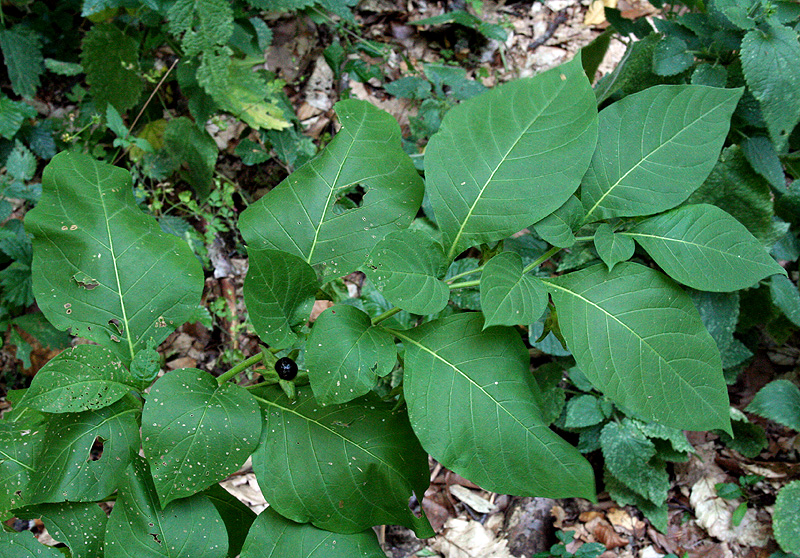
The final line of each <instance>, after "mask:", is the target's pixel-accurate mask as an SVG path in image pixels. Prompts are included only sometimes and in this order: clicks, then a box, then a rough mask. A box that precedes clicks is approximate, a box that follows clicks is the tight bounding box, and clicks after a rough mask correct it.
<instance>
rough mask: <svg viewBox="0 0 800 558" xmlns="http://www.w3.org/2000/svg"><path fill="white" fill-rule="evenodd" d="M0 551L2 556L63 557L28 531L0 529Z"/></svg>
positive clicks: (15, 557) (25, 557)
mask: <svg viewBox="0 0 800 558" xmlns="http://www.w3.org/2000/svg"><path fill="white" fill-rule="evenodd" d="M0 551H2V552H3V558H31V556H37V557H41V558H64V555H63V554H61V553H60V552H59V551H58V550H56V549H55V548H53V547H51V546H45V545H43V544H40V543H39V541H37V540H36V537H34V536H33V533H31V532H30V531H22V532H21V533H8V532H6V531H5V530H3V529H0Z"/></svg>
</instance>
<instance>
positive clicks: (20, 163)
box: [5, 141, 36, 195]
mask: <svg viewBox="0 0 800 558" xmlns="http://www.w3.org/2000/svg"><path fill="white" fill-rule="evenodd" d="M5 166H6V172H7V173H8V175H9V176H12V177H14V178H15V179H16V180H18V181H20V182H24V181H27V180H30V179H32V178H33V175H34V174H36V157H35V156H34V155H33V153H31V150H30V149H28V148H27V147H25V146H24V145H23V144H22V143H21V142H19V141H17V142H16V143H15V145H14V149H13V150H12V151H11V153H9V154H8V159H6V165H5ZM6 195H8V193H6Z"/></svg>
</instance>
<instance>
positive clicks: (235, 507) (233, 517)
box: [203, 484, 256, 558]
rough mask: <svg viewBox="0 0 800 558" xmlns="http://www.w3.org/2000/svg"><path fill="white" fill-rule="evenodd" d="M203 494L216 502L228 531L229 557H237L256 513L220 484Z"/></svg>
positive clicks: (218, 511) (215, 505)
mask: <svg viewBox="0 0 800 558" xmlns="http://www.w3.org/2000/svg"><path fill="white" fill-rule="evenodd" d="M203 496H205V497H206V498H208V500H209V501H210V502H211V503H212V504H214V507H215V508H216V509H217V513H219V515H220V517H221V518H222V521H223V522H224V523H225V528H226V530H227V531H228V558H236V556H238V555H239V553H240V552H241V551H242V545H243V544H244V541H245V539H247V533H248V531H249V530H250V526H251V525H252V524H253V521H255V519H256V514H255V513H254V512H253V510H251V509H250V508H248V507H247V506H246V505H244V504H243V503H242V502H240V501H239V499H237V498H236V497H235V496H234V495H233V494H231V493H230V492H228V491H227V490H225V489H224V488H222V487H221V486H220V485H218V484H214V485H211V487H210V488H209V489H208V490H206V491H204V492H203Z"/></svg>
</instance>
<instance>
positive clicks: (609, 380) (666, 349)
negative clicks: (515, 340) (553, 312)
mask: <svg viewBox="0 0 800 558" xmlns="http://www.w3.org/2000/svg"><path fill="white" fill-rule="evenodd" d="M547 283H548V284H549V290H550V294H551V295H552V297H553V302H554V303H555V305H556V308H557V309H558V319H559V320H558V321H559V325H560V327H561V333H562V334H563V335H564V338H565V339H566V341H567V345H568V346H569V349H570V350H571V351H572V354H573V356H574V357H575V360H576V361H577V363H578V366H579V367H580V369H581V371H582V372H583V373H584V374H585V375H586V377H587V378H588V379H589V381H591V382H592V384H593V385H594V386H595V387H596V388H597V389H599V390H600V391H602V392H603V393H604V394H606V395H607V396H608V397H609V398H611V399H612V400H613V401H614V402H615V403H617V404H619V405H621V406H623V407H624V408H627V409H630V410H631V411H633V412H634V413H637V414H638V415H641V416H642V417H644V418H645V419H647V420H652V421H656V422H661V423H663V424H666V425H667V426H673V427H675V428H681V429H684V430H712V429H716V428H719V429H723V430H725V431H727V432H730V428H731V427H730V420H729V418H728V407H729V403H728V391H727V388H726V387H725V381H724V379H723V376H722V362H721V360H720V356H719V350H718V349H717V345H716V343H715V342H714V339H712V338H711V336H710V335H709V333H708V331H706V329H705V327H703V322H702V321H701V320H700V316H699V314H698V313H697V309H696V308H695V307H694V305H693V304H692V301H691V299H689V297H688V296H687V295H686V293H684V292H683V291H682V290H681V289H680V287H678V286H677V285H676V284H675V283H673V282H672V281H671V280H669V279H668V278H666V277H665V276H663V275H661V274H660V273H658V272H657V271H653V270H652V269H650V268H647V267H644V266H642V265H639V264H635V263H630V262H625V263H621V264H618V265H616V266H615V267H614V271H607V270H606V268H605V266H604V265H596V266H592V267H589V268H586V269H584V270H581V271H576V272H574V273H569V274H567V275H562V276H561V277H558V278H555V279H550V280H548V281H547Z"/></svg>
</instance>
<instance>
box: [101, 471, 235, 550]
mask: <svg viewBox="0 0 800 558" xmlns="http://www.w3.org/2000/svg"><path fill="white" fill-rule="evenodd" d="M176 552H179V554H176ZM227 554H228V537H227V534H226V532H225V524H224V523H223V521H222V518H220V516H219V513H217V510H216V509H215V508H214V505H213V504H212V503H211V502H210V501H209V500H208V498H206V497H205V496H202V495H200V494H195V495H194V496H191V497H189V498H182V499H180V500H177V501H175V502H172V503H170V504H169V505H168V506H167V507H166V508H164V509H163V510H162V509H161V507H160V506H159V505H158V498H157V496H156V490H155V487H154V486H153V481H152V479H151V478H150V471H149V470H148V467H147V463H146V462H145V460H144V459H142V458H141V457H139V456H138V455H137V456H136V457H135V458H134V460H133V462H132V463H131V464H130V466H129V467H128V468H127V471H125V474H124V475H123V480H122V483H121V485H120V487H119V496H118V498H117V501H116V503H115V505H114V509H113V510H111V516H110V517H109V518H108V527H107V529H106V548H105V558H176V557H177V556H182V557H183V556H185V557H186V558H193V557H197V558H201V557H202V558H225V556H226V555H227Z"/></svg>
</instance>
